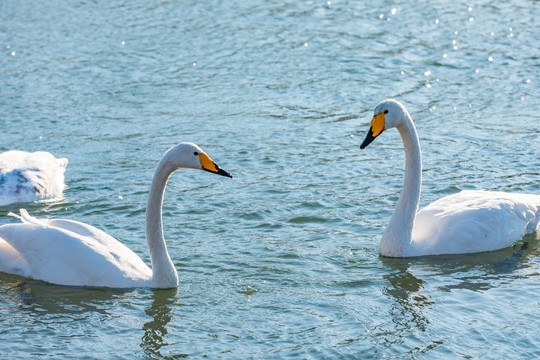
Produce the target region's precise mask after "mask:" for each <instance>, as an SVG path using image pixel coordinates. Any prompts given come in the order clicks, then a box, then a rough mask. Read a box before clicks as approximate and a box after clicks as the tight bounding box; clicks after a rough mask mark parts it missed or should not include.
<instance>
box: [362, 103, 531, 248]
mask: <svg viewBox="0 0 540 360" xmlns="http://www.w3.org/2000/svg"><path fill="white" fill-rule="evenodd" d="M391 128H396V129H397V130H398V131H399V134H400V135H401V139H402V141H403V147H404V149H405V179H404V181H403V189H402V191H401V195H400V196H399V200H398V202H397V205H396V208H395V210H394V213H393V214H392V216H391V218H390V221H389V223H388V226H387V228H386V230H385V231H384V233H383V235H382V238H381V242H380V247H379V251H380V253H381V255H383V256H390V257H409V256H423V255H441V254H463V253H476V252H483V251H493V250H498V249H502V248H505V247H508V246H511V245H512V244H513V243H515V242H516V241H518V240H520V239H521V238H522V237H523V235H525V234H527V233H530V232H533V231H536V230H538V228H539V226H540V195H534V194H518V193H506V192H498V191H483V190H478V191H470V190H467V191H461V192H460V193H457V194H453V195H449V196H446V197H443V198H442V199H439V200H437V201H435V202H433V203H432V204H430V205H428V206H427V207H425V208H424V209H422V210H421V211H419V212H418V213H417V210H418V204H419V201H420V190H421V189H420V188H421V183H422V153H421V151H420V142H419V140H418V134H417V132H416V128H415V126H414V123H413V121H412V118H411V116H410V115H409V112H408V111H407V110H406V109H405V107H404V106H403V105H402V104H401V103H400V102H398V101H396V100H392V99H387V100H384V101H382V102H381V103H379V104H378V105H377V106H376V107H375V111H374V114H373V119H372V120H371V126H370V129H369V131H368V134H367V135H366V138H365V140H364V141H363V143H362V145H360V148H361V149H364V148H365V147H367V146H368V145H369V144H370V143H371V142H372V141H373V140H375V138H376V137H378V136H379V135H380V134H382V133H383V132H384V131H385V130H388V129H391Z"/></svg>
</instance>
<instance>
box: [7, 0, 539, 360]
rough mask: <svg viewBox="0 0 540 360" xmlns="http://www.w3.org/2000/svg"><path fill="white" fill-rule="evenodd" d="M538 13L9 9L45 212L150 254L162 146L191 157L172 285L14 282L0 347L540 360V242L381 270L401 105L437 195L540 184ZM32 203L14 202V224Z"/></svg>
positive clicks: (170, 205) (12, 112)
mask: <svg viewBox="0 0 540 360" xmlns="http://www.w3.org/2000/svg"><path fill="white" fill-rule="evenodd" d="M539 6H540V3H538V2H535V1H530V0H527V1H513V2H508V3H500V4H494V3H491V2H473V3H467V2H460V1H457V2H451V3H448V2H444V1H435V2H433V1H430V2H421V3H417V4H412V3H409V2H398V3H395V2H394V3H392V2H386V1H384V2H378V3H376V4H374V5H373V4H372V5H368V4H362V3H357V2H349V1H331V2H328V1H306V2H296V1H280V2H272V1H271V2H250V1H246V2H244V1H238V2H215V1H197V2H176V1H171V2H168V1H158V2H145V1H112V2H101V1H78V2H68V3H65V2H59V1H58V2H55V1H48V2H37V1H24V2H20V1H10V0H8V1H3V2H2V4H1V5H0V69H1V74H2V86H1V87H0V126H1V129H2V136H1V139H2V141H1V142H0V151H6V150H10V149H21V150H26V151H37V150H48V151H50V152H52V153H53V154H54V155H56V156H57V157H67V158H68V159H69V165H68V168H67V171H66V182H67V184H68V189H67V190H66V191H65V194H64V198H63V199H61V200H59V201H55V202H47V203H40V204H30V205H25V207H26V208H27V209H28V210H29V212H30V213H31V214H33V215H35V216H38V217H55V218H68V219H76V220H79V221H84V222H86V223H88V224H92V225H94V226H97V227H99V228H101V229H103V230H105V231H107V232H108V233H109V234H111V235H112V236H114V237H116V238H117V239H119V240H120V241H122V242H123V243H125V244H126V245H127V246H129V247H130V248H131V249H133V250H134V251H135V252H136V253H137V254H138V255H139V256H141V257H142V258H143V260H145V261H146V262H147V263H149V257H148V254H147V250H146V244H145V238H144V211H145V206H146V197H147V190H148V187H149V184H150V181H151V177H152V174H153V171H154V169H155V167H156V165H157V162H158V161H159V159H160V157H161V156H162V154H163V153H164V151H165V150H166V149H168V148H169V147H171V146H173V145H175V144H177V143H178V142H181V141H192V142H196V143H197V144H199V145H200V146H201V147H203V149H205V150H206V151H207V152H208V154H209V155H210V156H211V157H212V158H213V159H214V160H215V161H216V162H217V163H218V164H220V166H222V167H223V168H224V169H226V170H228V171H230V172H231V173H232V174H233V175H234V179H233V180H229V179H226V178H222V177H217V176H211V175H209V174H207V173H202V172H196V171H192V170H185V171H180V172H179V173H177V174H175V175H174V176H173V177H172V178H171V180H170V182H169V187H168V189H167V192H166V199H165V204H164V228H165V236H166V239H167V244H168V247H169V252H170V253H171V257H172V259H173V261H174V263H175V266H176V268H177V269H178V271H179V274H180V287H179V289H178V290H166V291H154V290H148V289H131V290H108V289H89V288H78V287H62V286H55V285H50V284H46V283H43V282H40V281H34V280H30V279H25V278H20V277H16V276H12V275H7V274H0V308H1V309H2V315H1V317H0V355H1V356H0V357H2V358H10V359H26V358H72V357H77V358H87V359H133V358H169V359H174V358H184V357H187V358H203V357H207V358H211V359H216V358H227V359H230V358H241V359H246V358H255V359H257V358H260V359H268V358H317V359H318V358H332V359H334V358H380V359H388V358H392V359H409V358H423V359H433V358H482V359H488V358H505V359H508V358H513V359H517V358H524V359H530V358H535V357H540V347H539V346H538V345H537V343H538V342H537V341H536V339H537V329H538V324H539V320H540V310H539V303H538V294H539V285H538V284H539V283H540V281H539V280H540V277H539V270H540V264H539V261H538V259H539V255H540V254H539V253H540V248H539V238H540V235H538V234H532V235H529V236H527V237H526V238H525V239H523V241H521V242H520V243H518V244H516V245H515V246H514V247H513V248H508V249H504V250H501V251H497V252H493V253H488V254H476V255H461V256H440V257H428V258H419V259H387V258H383V257H380V256H379V255H378V242H379V239H380V236H381V234H382V232H383V230H384V228H385V226H386V224H387V222H388V219H389V217H390V215H391V213H392V210H393V207H394V205H395V203H396V201H397V198H398V196H399V192H400V190H401V184H402V176H403V161H404V159H403V149H402V144H401V141H400V138H399V135H398V133H397V131H388V132H385V134H384V135H383V136H381V137H379V138H378V139H377V140H376V141H375V142H374V143H373V144H372V145H370V147H369V148H367V149H365V150H362V151H361V150H360V149H359V145H360V143H361V141H362V140H363V137H364V136H365V133H366V132H367V130H368V127H369V121H370V119H371V114H372V111H373V108H374V107H375V105H376V104H377V103H378V102H379V101H381V100H383V99H385V98H388V97H393V98H396V99H399V100H400V101H402V102H403V103H404V104H405V106H407V108H408V110H409V112H410V113H411V115H412V117H413V119H414V120H415V122H416V126H417V129H418V132H419V136H420V141H421V145H422V150H423V165H424V171H423V179H424V182H423V194H422V198H421V206H425V205H427V204H428V203H430V202H432V201H434V200H436V199H437V198H439V197H442V196H444V195H448V194H452V193H455V192H457V191H460V190H462V189H488V190H502V191H515V192H528V193H536V194H540V182H539V179H540V147H539V146H538V144H539V143H540V130H539V127H538V121H539V120H540V119H539V117H538V108H539V105H540V103H539V100H538V99H539V98H540V91H539V86H538V83H539V82H540V76H539V69H540V63H539V60H538V59H539V58H540V46H539V42H538V32H539V28H538V25H537V19H536V18H535V14H538V13H540V9H539ZM20 206H21V205H19V204H17V205H13V206H7V207H2V208H0V213H1V214H0V224H6V223H11V222H14V221H16V220H15V219H13V218H10V217H7V216H6V214H7V213H8V212H9V211H16V210H17V209H18V208H19V207H20Z"/></svg>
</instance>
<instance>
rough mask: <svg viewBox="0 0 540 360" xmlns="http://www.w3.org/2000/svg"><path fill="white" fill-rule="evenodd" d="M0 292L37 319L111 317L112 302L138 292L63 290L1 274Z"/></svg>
mask: <svg viewBox="0 0 540 360" xmlns="http://www.w3.org/2000/svg"><path fill="white" fill-rule="evenodd" d="M1 274H2V276H1V277H0V291H2V292H3V293H4V294H6V295H8V296H9V297H10V299H11V302H12V303H14V304H15V306H16V307H17V309H18V310H19V311H21V312H24V313H29V314H30V315H32V316H33V317H34V319H38V318H39V317H40V316H41V317H46V316H50V315H54V314H58V315H78V314H84V313H98V314H102V315H109V313H108V308H107V306H104V305H103V304H108V303H110V302H111V301H113V300H117V299H122V298H129V297H131V296H132V293H133V292H134V291H135V290H133V289H131V290H125V289H108V288H85V287H79V286H62V285H54V284H49V283H46V282H43V281H39V280H33V279H27V278H23V277H20V276H17V275H11V274H4V273H1Z"/></svg>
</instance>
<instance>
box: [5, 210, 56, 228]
mask: <svg viewBox="0 0 540 360" xmlns="http://www.w3.org/2000/svg"><path fill="white" fill-rule="evenodd" d="M19 212H20V213H21V215H17V214H14V213H12V212H9V213H8V216H13V217H15V218H17V219H19V220H21V221H22V222H23V223H27V224H34V225H39V226H43V227H45V226H47V225H46V224H45V223H44V222H43V221H41V220H39V219H37V218H35V217H33V216H31V215H30V214H29V213H28V211H26V209H19Z"/></svg>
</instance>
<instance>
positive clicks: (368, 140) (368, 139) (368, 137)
mask: <svg viewBox="0 0 540 360" xmlns="http://www.w3.org/2000/svg"><path fill="white" fill-rule="evenodd" d="M373 140H375V137H374V136H373V135H372V133H371V131H370V132H369V134H367V135H366V138H365V139H364V141H363V142H362V145H360V149H362V150H363V149H365V148H366V147H367V146H368V145H369V144H371V143H372V142H373Z"/></svg>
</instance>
